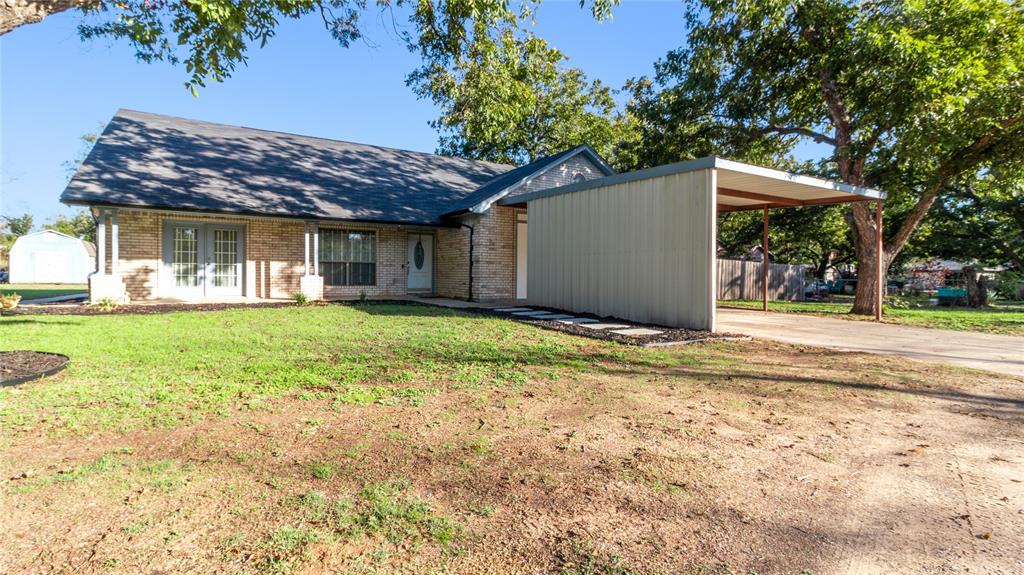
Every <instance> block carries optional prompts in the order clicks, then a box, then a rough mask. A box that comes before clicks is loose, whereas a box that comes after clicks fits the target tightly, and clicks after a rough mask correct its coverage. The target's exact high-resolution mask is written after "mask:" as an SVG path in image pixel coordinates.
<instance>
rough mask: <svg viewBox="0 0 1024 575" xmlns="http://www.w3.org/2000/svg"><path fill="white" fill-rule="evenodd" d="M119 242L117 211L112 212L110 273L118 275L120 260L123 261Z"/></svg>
mask: <svg viewBox="0 0 1024 575" xmlns="http://www.w3.org/2000/svg"><path fill="white" fill-rule="evenodd" d="M118 248H119V242H118V228H117V210H116V209H115V210H111V211H110V273H111V274H112V275H115V276H116V275H117V274H118V267H119V266H118V260H120V259H121V254H120V252H119V249H118Z"/></svg>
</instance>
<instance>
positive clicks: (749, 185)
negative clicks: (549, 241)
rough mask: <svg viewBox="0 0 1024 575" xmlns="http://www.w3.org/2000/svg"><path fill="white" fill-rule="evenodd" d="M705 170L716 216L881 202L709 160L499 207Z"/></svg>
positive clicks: (869, 193) (526, 196)
mask: <svg viewBox="0 0 1024 575" xmlns="http://www.w3.org/2000/svg"><path fill="white" fill-rule="evenodd" d="M707 169H714V170H716V172H717V187H718V190H717V191H718V208H719V210H720V211H736V210H747V209H761V208H763V207H764V206H766V205H767V206H769V207H798V206H810V205H821V204H831V203H839V202H853V201H862V200H870V199H884V198H885V193H884V192H882V191H880V190H875V189H872V188H864V187H859V186H851V185H849V184H844V183H840V182H834V181H832V180H825V179H822V178H815V177H812V176H803V175H799V174H792V173H789V172H783V171H781V170H775V169H772V168H764V167H761V166H755V165H753V164H745V163H743V162H736V161H733V160H726V159H724V158H718V157H715V156H708V157H706V158H700V159H697V160H689V161H685V162H678V163H675V164H666V165H663V166H656V167H654V168H647V169H645V170H638V171H635V172H627V173H624V174H616V175H612V176H607V177H604V178H599V179H596V180H589V181H586V182H580V183H576V184H570V185H567V186H561V187H558V188H551V189H548V190H541V191H536V192H530V193H523V194H513V195H510V196H507V197H505V198H504V199H502V200H501V201H500V203H502V204H506V205H509V204H521V203H524V202H528V201H530V200H535V199H539V198H544V197H549V196H557V195H561V194H570V193H573V192H580V191H584V190H589V189H595V188H603V187H606V186H611V185H615V184H622V183H626V182H634V181H639V180H646V179H650V178H658V177H663V176H670V175H673V174H682V173H686V172H693V171H696V170H707Z"/></svg>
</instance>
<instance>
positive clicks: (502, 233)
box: [89, 206, 526, 304]
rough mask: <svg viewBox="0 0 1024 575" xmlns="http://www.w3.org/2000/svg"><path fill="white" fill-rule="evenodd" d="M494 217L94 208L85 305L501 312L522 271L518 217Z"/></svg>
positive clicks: (499, 212) (505, 213) (506, 211)
mask: <svg viewBox="0 0 1024 575" xmlns="http://www.w3.org/2000/svg"><path fill="white" fill-rule="evenodd" d="M493 212H494V213H492V214H485V215H482V216H479V217H476V218H474V219H472V220H466V222H453V223H452V224H451V225H446V226H441V225H439V226H423V225H403V224H371V223H361V222H339V221H324V220H299V219H287V218H269V217H257V216H237V215H225V214H211V213H186V212H180V211H174V212H172V211H164V210H151V209H135V208H114V207H102V206H96V207H93V215H94V217H95V218H96V225H97V240H98V241H97V251H98V254H97V256H98V257H97V264H96V272H95V273H94V274H92V276H91V277H90V279H89V286H90V287H89V299H90V301H92V302H99V301H102V300H109V301H111V302H113V303H117V304H125V303H142V302H158V301H159V302H178V303H182V302H202V303H215V302H224V303H229V302H230V303H234V302H237V303H245V302H258V301H278V300H280V301H284V300H290V299H293V298H294V297H295V296H296V294H298V293H302V294H304V295H305V296H306V299H308V300H310V301H316V300H347V299H363V298H365V299H395V298H402V297H406V296H410V297H415V296H433V297H441V298H448V299H452V300H467V299H474V300H479V301H485V302H488V303H503V302H507V301H511V300H512V299H513V298H514V296H515V292H516V290H517V288H519V287H521V288H522V289H525V269H523V270H522V271H521V272H517V267H520V266H522V267H523V268H524V266H525V262H526V258H525V227H526V225H525V218H524V217H523V214H522V211H521V210H513V209H510V208H504V207H496V208H495V209H494V210H493ZM517 214H519V215H518V216H517ZM517 218H518V219H517ZM463 224H465V225H463ZM471 244H474V245H472V246H471ZM471 247H472V253H473V255H474V257H473V258H472V259H473V263H472V272H473V281H472V282H471V281H470V270H471V264H470V257H469V255H470V252H471ZM517 250H519V252H518V253H519V254H520V256H519V258H518V260H517V256H516V253H517ZM517 263H518V264H520V266H517ZM471 290H472V297H471Z"/></svg>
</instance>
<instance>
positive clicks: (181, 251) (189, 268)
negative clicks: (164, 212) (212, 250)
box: [171, 227, 199, 287]
mask: <svg viewBox="0 0 1024 575" xmlns="http://www.w3.org/2000/svg"><path fill="white" fill-rule="evenodd" d="M173 248H174V249H173V250H172V253H171V272H172V274H173V275H174V285H175V287H196V286H198V285H199V228H186V227H176V228H174V246H173Z"/></svg>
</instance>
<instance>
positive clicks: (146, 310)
mask: <svg viewBox="0 0 1024 575" xmlns="http://www.w3.org/2000/svg"><path fill="white" fill-rule="evenodd" d="M295 305H298V304H295V303H293V302H286V301H275V302H264V303H155V304H127V305H119V306H117V307H115V308H113V309H103V308H100V307H97V306H94V305H85V304H71V305H58V304H51V305H33V306H31V307H18V308H15V309H13V310H11V311H8V312H4V315H118V314H121V315H123V314H140V315H143V314H160V313H171V312H176V311H221V310H225V309H236V308H273V307H291V306H295Z"/></svg>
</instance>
